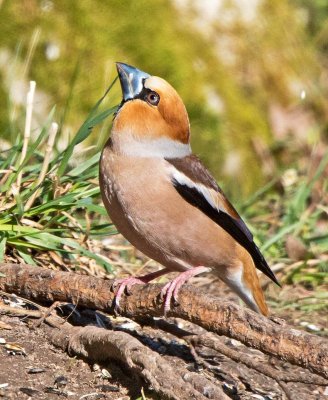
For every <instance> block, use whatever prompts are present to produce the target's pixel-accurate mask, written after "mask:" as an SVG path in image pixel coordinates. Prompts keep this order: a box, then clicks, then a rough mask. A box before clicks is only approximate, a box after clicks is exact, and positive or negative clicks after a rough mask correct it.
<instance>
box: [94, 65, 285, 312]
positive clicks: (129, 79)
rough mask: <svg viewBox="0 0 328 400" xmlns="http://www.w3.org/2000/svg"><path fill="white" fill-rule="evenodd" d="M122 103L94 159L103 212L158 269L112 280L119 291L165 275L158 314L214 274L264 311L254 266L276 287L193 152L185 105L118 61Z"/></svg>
mask: <svg viewBox="0 0 328 400" xmlns="http://www.w3.org/2000/svg"><path fill="white" fill-rule="evenodd" d="M117 71H118V76H119V80H120V83H121V88H122V93H123V100H122V102H121V104H120V106H119V108H118V110H117V112H116V115H115V117H114V121H113V127H112V132H111V137H110V139H109V140H108V141H107V143H106V145H105V147H104V149H103V152H102V155H101V160H100V188H101V193H102V198H103V202H104V204H105V207H106V209H107V212H108V214H109V216H110V218H111V220H112V221H113V223H114V224H115V225H116V227H117V229H118V230H119V231H120V232H121V233H122V235H123V236H125V238H126V239H127V240H128V241H129V242H130V243H131V244H132V245H133V246H135V247H136V248H137V249H139V250H141V251H142V252H143V253H144V254H146V255H147V256H148V257H150V258H152V259H154V260H156V261H157V262H158V263H160V264H162V265H163V266H164V268H163V269H161V270H160V271H157V272H154V273H151V274H148V275H146V276H142V277H140V278H133V277H130V278H126V279H120V280H118V281H117V282H118V290H117V292H116V298H115V307H118V306H119V301H120V298H121V296H122V294H123V292H124V290H129V289H130V288H131V286H132V285H134V284H136V283H147V282H149V281H151V280H153V279H155V278H157V277H159V276H161V275H163V274H166V273H169V272H172V271H176V272H179V273H180V274H179V275H178V276H177V277H176V278H175V279H174V280H172V281H170V282H169V283H168V284H166V285H165V287H164V289H163V291H162V294H163V296H164V297H165V304H164V311H165V312H167V311H168V310H169V309H170V302H171V299H172V297H173V299H174V300H176V299H177V295H178V291H179V289H180V287H181V286H182V284H183V283H185V282H186V281H187V280H188V279H189V278H191V277H193V276H195V275H197V274H200V273H202V272H207V271H210V270H211V271H212V272H213V273H214V274H215V275H216V276H218V277H219V278H220V279H221V280H222V281H224V282H225V283H226V284H227V285H228V286H229V287H230V288H231V289H232V290H233V291H235V292H236V293H237V294H238V295H239V296H240V297H241V299H242V300H243V301H244V302H245V303H246V304H247V305H248V306H249V307H250V308H251V309H252V310H255V311H257V312H260V313H262V314H264V315H267V314H268V307H267V305H266V302H265V299H264V295H263V292H262V289H261V286H260V284H259V278H258V276H257V273H256V268H258V269H259V270H260V271H262V272H263V273H264V274H265V275H267V276H268V277H269V278H271V279H272V280H273V281H274V282H275V283H277V284H278V281H277V279H276V277H275V276H274V274H273V272H272V271H271V269H270V268H269V266H268V264H267V262H266V261H265V259H264V257H263V255H262V254H261V252H260V250H259V249H258V247H257V246H256V244H255V243H254V241H253V236H252V234H251V232H250V231H249V229H248V228H247V226H246V224H245V223H244V221H243V220H242V219H241V218H240V216H239V214H238V213H237V211H236V210H235V208H234V207H233V206H232V205H231V203H230V202H229V201H228V200H227V198H226V197H225V195H224V193H223V192H222V190H221V189H220V187H219V186H218V184H217V183H216V181H215V179H214V178H213V177H212V175H211V174H210V172H209V171H208V170H207V169H206V167H205V166H204V165H203V164H202V163H201V161H200V160H199V159H198V158H197V157H196V156H195V155H193V154H192V152H191V147H190V125H189V119H188V114H187V111H186V108H185V106H184V104H183V102H182V100H181V98H180V96H179V95H178V93H177V92H176V91H175V90H174V88H173V87H172V86H171V85H170V84H169V83H167V82H166V81H165V80H163V79H161V78H159V77H157V76H150V75H148V74H147V73H145V72H142V71H140V70H138V69H136V68H134V67H132V66H130V65H127V64H123V63H117Z"/></svg>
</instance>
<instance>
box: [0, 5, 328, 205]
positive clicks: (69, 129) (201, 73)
mask: <svg viewBox="0 0 328 400" xmlns="http://www.w3.org/2000/svg"><path fill="white" fill-rule="evenodd" d="M327 17H328V2H327V0H313V1H305V0H290V1H286V0H252V1H246V0H244V1H243V0H239V1H238V0H235V1H233V0H231V1H224V0H221V1H220V0H206V1H196V0H194V1H188V0H172V1H167V0H166V1H164V0H157V1H150V0H148V1H147V0H138V1H136V0H134V1H133V0H125V1H119V0H111V1H104V0H80V1H75V0H56V1H51V0H39V1H38V0H19V1H15V0H2V1H1V0H0V20H1V23H0V138H1V142H0V148H5V147H6V146H7V147H8V145H10V143H13V142H14V140H15V139H16V136H17V128H19V131H23V127H24V119H25V115H24V109H25V101H26V93H27V91H28V84H29V81H30V80H35V81H36V83H37V92H36V100H35V107H34V118H35V121H34V127H35V132H36V131H37V129H38V127H39V126H40V125H41V123H42V121H44V120H45V118H46V117H47V115H48V114H49V111H50V109H51V108H52V107H53V105H54V104H56V105H57V108H56V118H55V120H56V121H57V122H58V123H59V124H60V129H61V134H60V135H59V138H58V143H57V149H58V150H59V151H60V149H62V148H64V147H65V146H66V144H67V143H68V142H69V139H70V138H71V137H72V136H73V135H74V134H75V132H76V130H77V128H78V127H79V126H80V125H81V123H82V122H83V121H84V119H85V116H86V115H87V113H88V111H89V110H90V108H91V107H92V106H93V105H94V103H95V102H96V101H97V100H98V99H99V98H100V97H101V96H102V94H103V93H104V91H105V90H106V88H107V87H108V86H109V84H110V83H111V82H112V80H113V79H114V78H115V76H116V70H115V61H121V62H126V63H129V64H132V65H135V66H136V67H138V68H140V69H142V70H144V71H147V72H148V73H150V74H154V75H158V76H161V77H163V78H165V79H166V80H168V81H169V82H170V83H171V84H172V85H173V86H175V88H176V89H177V90H178V92H179V93H180V94H181V96H182V98H183V100H184V102H185V104H186V106H187V109H188V112H189V116H190V120H191V129H192V143H193V148H194V151H195V152H196V153H197V154H198V155H199V156H200V157H201V158H202V159H203V160H204V161H205V163H206V164H207V166H208V167H209V168H210V169H211V170H212V171H213V173H214V174H215V176H216V178H217V179H218V180H219V182H221V183H222V182H224V184H223V187H224V189H225V190H226V191H227V192H228V193H229V194H230V195H232V196H233V197H235V198H237V195H238V196H239V195H243V196H244V195H245V196H247V195H249V194H250V193H251V192H252V191H254V190H256V189H258V188H259V187H261V186H262V185H263V184H264V182H266V181H268V180H270V179H271V178H273V177H275V176H277V175H278V174H280V173H281V171H283V170H285V169H286V168H292V167H296V168H304V169H305V168H306V167H307V166H308V162H309V159H310V158H311V154H312V152H313V149H314V148H316V149H318V148H319V149H322V150H321V151H320V152H321V153H323V152H324V151H325V150H324V149H326V147H327V139H328V135H327V111H328V101H327V99H328V97H327V82H328V75H327V65H328V57H327V55H328V45H327V43H328V23H327V21H328V20H327ZM106 101H107V103H106V105H107V107H109V106H112V105H115V104H118V103H119V101H120V87H119V83H118V82H117V83H116V84H115V86H114V89H113V90H112V91H111V92H110V94H109V96H108V98H107V100H106ZM110 124H111V121H110V120H108V121H107V123H106V124H105V126H103V127H102V129H97V130H95V131H94V132H93V134H92V135H93V136H92V137H91V139H90V142H89V145H90V146H91V145H92V146H94V147H92V149H91V150H90V151H91V152H93V151H96V150H97V149H99V147H100V146H101V145H102V144H103V142H104V140H105V139H106V138H107V136H108V134H109V127H110ZM89 153H90V152H89Z"/></svg>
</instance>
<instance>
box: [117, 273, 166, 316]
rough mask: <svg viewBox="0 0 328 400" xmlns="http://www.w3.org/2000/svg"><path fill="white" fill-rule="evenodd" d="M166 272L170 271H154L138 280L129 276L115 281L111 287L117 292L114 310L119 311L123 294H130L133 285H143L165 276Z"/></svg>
mask: <svg viewBox="0 0 328 400" xmlns="http://www.w3.org/2000/svg"><path fill="white" fill-rule="evenodd" d="M168 272H170V271H168V270H167V269H166V268H164V269H161V270H159V271H155V272H152V273H150V274H147V275H144V276H140V277H139V278H135V277H133V276H129V277H128V278H123V279H115V282H114V283H113V286H112V287H113V289H115V288H116V287H117V286H118V289H117V292H116V293H115V299H114V310H115V311H117V310H118V309H119V307H120V301H121V298H122V295H123V293H124V292H125V291H126V292H127V294H129V293H130V292H131V288H132V286H133V285H144V284H146V283H148V282H150V281H152V280H153V279H156V278H158V277H159V276H162V275H164V274H167V273H168Z"/></svg>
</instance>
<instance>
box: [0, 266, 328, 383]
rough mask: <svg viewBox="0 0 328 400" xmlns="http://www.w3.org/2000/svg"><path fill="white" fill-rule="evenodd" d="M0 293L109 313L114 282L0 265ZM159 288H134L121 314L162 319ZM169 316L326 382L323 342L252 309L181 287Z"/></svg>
mask: <svg viewBox="0 0 328 400" xmlns="http://www.w3.org/2000/svg"><path fill="white" fill-rule="evenodd" d="M0 273H2V274H4V277H2V276H1V275H0V290H4V291H6V292H10V293H16V294H18V295H21V296H23V297H26V298H28V299H31V300H36V301H40V302H46V301H48V302H54V301H65V302H72V303H74V304H78V305H79V306H85V307H88V308H91V309H98V310H102V311H105V312H113V308H112V303H113V299H114V294H113V292H112V291H111V285H112V283H113V281H107V280H103V279H98V278H94V277H90V276H82V275H77V274H74V273H68V272H60V271H53V270H46V269H43V268H38V267H34V266H28V265H19V264H0ZM161 288H162V286H161V285H155V284H152V285H146V286H134V287H133V288H132V293H131V295H130V296H124V297H123V298H122V300H121V314H122V315H124V316H127V317H129V318H135V317H142V316H162V315H163V307H162V306H163V305H162V303H161V302H160V300H159V294H160V290H161ZM168 316H171V317H179V318H183V319H186V320H189V321H191V322H193V323H195V324H198V325H200V326H202V327H203V328H205V329H206V330H208V331H211V332H215V333H217V334H219V335H225V336H228V337H231V338H234V339H237V340H239V341H240V342H242V343H244V344H245V345H247V346H250V347H253V348H256V349H259V350H261V351H262V352H264V353H267V354H270V355H273V356H276V357H278V358H280V359H283V360H286V361H288V362H290V363H292V364H295V365H299V366H302V367H305V368H307V369H309V370H311V371H312V372H314V373H316V374H319V375H321V376H323V377H325V378H327V377H328V342H327V340H326V339H323V338H320V337H318V336H315V335H311V334H309V333H305V332H301V331H298V330H296V329H293V328H291V327H288V326H287V325H282V324H280V323H276V322H274V321H273V320H270V319H267V318H265V317H263V316H261V315H258V314H255V313H254V312H252V311H251V310H248V309H246V308H242V307H239V306H238V305H236V304H233V303H230V302H222V300H221V299H220V298H216V297H214V296H209V295H208V294H202V293H201V292H200V291H199V289H198V288H196V287H193V286H192V285H184V286H183V287H182V288H181V291H180V293H179V305H177V306H172V308H171V311H170V312H169V313H168Z"/></svg>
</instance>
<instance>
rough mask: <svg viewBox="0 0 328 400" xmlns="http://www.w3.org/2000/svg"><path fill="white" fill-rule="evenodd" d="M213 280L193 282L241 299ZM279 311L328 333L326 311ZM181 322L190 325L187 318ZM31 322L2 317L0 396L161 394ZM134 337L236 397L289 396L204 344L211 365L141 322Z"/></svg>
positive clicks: (326, 391)
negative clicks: (79, 355)
mask: <svg viewBox="0 0 328 400" xmlns="http://www.w3.org/2000/svg"><path fill="white" fill-rule="evenodd" d="M209 282H210V280H209V278H208V277H205V278H203V277H201V278H195V281H194V282H193V283H194V284H196V285H198V286H200V287H201V288H202V290H204V289H206V290H208V291H210V292H216V293H218V290H220V292H222V296H224V298H225V299H227V298H229V299H232V300H234V301H238V300H237V298H236V297H235V295H233V294H231V293H229V292H228V291H227V290H226V289H225V288H224V286H222V284H220V283H218V282H214V284H213V283H211V285H210V284H209ZM277 290H278V289H275V288H274V287H272V288H271V287H270V288H269V290H267V294H268V297H269V300H270V297H272V298H274V296H277V295H276V293H278V292H276V291H277ZM293 291H295V293H296V292H297V293H302V291H301V290H300V288H297V287H294V288H293V287H288V288H284V289H283V290H282V291H280V293H279V296H278V297H279V301H283V299H284V298H286V296H291V295H292V294H293V293H292V292H293ZM304 295H306V293H304ZM0 299H1V297H0ZM273 312H274V314H275V315H277V316H279V317H282V318H284V319H286V320H287V322H288V323H289V324H291V325H294V326H295V327H298V328H301V329H306V330H308V331H311V329H317V331H316V332H312V333H317V334H321V335H325V334H327V320H326V314H325V313H324V312H316V313H311V314H309V313H308V314H305V313H303V312H299V311H297V310H294V311H293V312H291V311H290V310H280V312H279V308H277V307H275V308H274V309H273ZM178 323H179V324H180V325H181V323H182V324H184V323H183V322H181V321H180V322H178ZM30 325H31V320H27V319H24V318H17V317H10V316H5V315H2V316H0V398H3V399H61V398H70V399H73V400H75V399H87V400H88V399H90V400H93V399H114V400H115V399H121V400H130V399H158V397H156V395H154V394H153V393H152V392H151V391H149V390H146V384H145V383H144V382H142V381H140V380H139V379H136V377H135V376H133V374H132V372H131V371H129V370H128V369H127V368H125V367H124V366H122V365H117V364H116V363H114V362H112V363H108V364H106V365H101V366H99V365H89V364H88V363H86V362H84V361H83V360H81V359H76V358H74V357H70V356H69V355H67V354H66V353H64V352H63V351H62V350H59V349H57V348H55V347H54V346H52V345H51V344H50V343H49V341H48V339H47V329H49V328H47V326H45V325H44V324H43V325H41V326H39V327H37V328H35V329H32V328H31V327H30ZM7 328H8V329H7ZM183 328H184V329H188V326H186V325H185V326H184V327H183ZM134 336H135V337H137V338H138V339H139V340H141V341H142V342H143V344H146V345H147V346H149V347H150V348H151V349H152V350H154V351H157V352H159V353H160V354H162V356H163V357H166V358H169V359H170V361H171V362H173V363H176V365H179V366H181V365H183V366H184V367H187V369H188V370H193V371H197V372H199V373H203V374H205V375H206V376H207V377H210V378H211V379H212V381H213V382H218V383H219V384H221V385H222V387H223V388H224V390H225V392H226V393H227V394H228V395H229V396H230V397H231V398H232V399H235V400H238V399H240V400H244V399H245V400H246V399H259V400H271V399H272V400H276V399H285V397H284V394H282V392H281V389H280V388H279V385H278V384H277V383H276V382H274V381H273V380H271V379H270V378H267V377H265V376H262V375H261V374H258V373H257V372H254V371H252V370H249V369H248V368H247V367H245V366H244V365H242V364H236V363H235V362H233V361H232V360H230V359H227V358H226V357H225V356H222V355H219V356H218V354H212V353H211V351H208V350H206V349H204V351H203V352H202V353H201V358H202V360H204V362H205V364H203V365H202V366H200V365H197V362H195V359H194V357H193V356H192V354H191V353H190V351H189V349H188V347H187V346H186V345H185V344H184V342H183V341H182V340H179V339H177V338H175V337H174V336H172V335H170V334H167V333H164V334H163V332H161V331H155V330H154V329H152V328H149V327H143V328H142V327H137V328H136V330H135V332H134ZM145 338H146V339H145ZM222 340H224V343H225V344H227V345H229V346H232V347H235V348H237V349H238V350H239V351H243V352H246V353H248V354H251V355H252V356H253V357H256V358H257V359H258V361H259V362H260V363H261V362H263V363H270V364H271V365H273V366H274V367H275V368H277V369H280V370H281V369H282V370H284V369H285V370H286V371H288V370H289V368H290V365H288V364H287V363H279V364H278V363H277V362H276V360H274V359H273V358H269V357H267V356H264V355H263V354H262V353H260V352H258V351H256V350H252V349H247V348H246V347H245V346H243V345H242V344H240V343H239V342H236V341H233V340H230V339H227V338H223V339H222ZM8 344H9V345H10V346H9V347H8ZM204 365H205V367H204ZM206 365H207V367H206ZM288 385H289V389H290V391H291V393H293V394H294V396H295V397H294V398H295V399H297V400H312V399H313V400H319V399H328V388H325V387H316V386H313V385H304V384H299V383H290V384H288ZM327 385H328V383H327ZM143 386H144V387H145V389H144V393H145V394H144V395H143V394H142V393H143V389H142V388H143ZM142 396H144V397H142Z"/></svg>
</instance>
